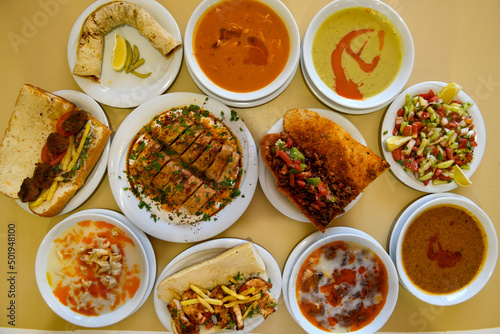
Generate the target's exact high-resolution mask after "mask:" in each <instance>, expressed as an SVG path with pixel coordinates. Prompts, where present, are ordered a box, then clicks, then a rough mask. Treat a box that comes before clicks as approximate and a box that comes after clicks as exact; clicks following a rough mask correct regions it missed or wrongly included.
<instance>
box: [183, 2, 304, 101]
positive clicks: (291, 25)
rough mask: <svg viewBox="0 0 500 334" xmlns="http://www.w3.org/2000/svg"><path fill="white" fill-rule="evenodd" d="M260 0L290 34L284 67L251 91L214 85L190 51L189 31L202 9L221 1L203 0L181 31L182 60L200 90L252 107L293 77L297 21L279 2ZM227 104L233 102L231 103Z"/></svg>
mask: <svg viewBox="0 0 500 334" xmlns="http://www.w3.org/2000/svg"><path fill="white" fill-rule="evenodd" d="M222 1H224V0H222ZM260 1H262V2H263V3H265V4H266V5H268V6H269V7H271V8H272V9H274V10H275V11H276V13H277V14H279V15H280V17H281V18H282V19H283V22H284V23H285V25H286V26H287V28H288V32H289V34H290V55H289V58H288V62H287V64H286V66H285V68H284V69H283V71H282V72H281V74H280V75H279V76H278V77H277V78H276V79H275V80H274V81H273V82H272V83H270V84H269V85H267V86H266V87H264V88H261V89H259V90H257V91H254V92H248V93H236V92H232V91H229V90H226V89H223V88H221V87H219V86H217V85H215V84H214V83H213V82H212V81H211V80H210V79H209V78H208V77H207V76H206V75H205V74H204V73H203V71H202V70H201V68H200V66H199V65H198V62H197V61H196V58H195V56H194V51H193V33H194V30H195V28H196V24H197V22H198V20H199V18H200V17H201V16H202V15H203V14H204V13H205V12H206V10H208V9H209V8H210V7H212V6H213V5H215V4H217V3H219V2H221V0H203V1H202V2H201V3H200V4H199V5H198V7H196V9H195V10H194V11H193V14H191V17H190V18H189V21H188V23H187V25H186V31H185V33H184V39H185V41H184V48H185V54H184V59H185V61H186V65H187V67H188V69H189V73H191V75H192V76H193V78H196V80H195V82H197V83H200V84H201V87H200V89H202V90H203V91H204V92H205V90H207V91H208V92H205V93H206V94H207V95H213V96H214V97H216V98H221V99H223V100H224V101H228V102H234V103H244V104H247V106H255V105H259V104H262V103H264V102H261V101H262V100H271V99H272V98H274V97H275V96H274V95H275V93H276V92H277V91H279V90H281V91H283V90H284V89H285V88H286V87H287V86H288V84H289V83H290V81H291V80H290V78H291V77H293V76H294V74H295V72H296V70H297V67H298V64H299V57H300V34H299V28H298V26H297V23H296V22H295V19H294V17H293V15H292V13H291V12H290V11H289V10H288V8H287V7H286V6H285V5H284V4H283V3H282V2H281V1H279V0H260ZM203 88H204V89H203ZM209 93H211V94H209ZM270 96H272V97H270ZM228 104H229V105H233V103H228Z"/></svg>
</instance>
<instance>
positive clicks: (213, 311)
mask: <svg viewBox="0 0 500 334" xmlns="http://www.w3.org/2000/svg"><path fill="white" fill-rule="evenodd" d="M196 299H198V301H199V302H200V303H201V304H202V305H203V306H204V307H205V308H206V309H207V310H209V311H210V313H215V310H214V308H213V307H212V305H210V304H209V303H207V301H206V300H204V299H203V298H201V297H200V296H196Z"/></svg>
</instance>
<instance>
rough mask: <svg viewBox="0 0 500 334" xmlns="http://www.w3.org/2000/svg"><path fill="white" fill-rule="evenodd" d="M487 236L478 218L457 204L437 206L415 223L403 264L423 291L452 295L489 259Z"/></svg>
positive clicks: (407, 238) (404, 247)
mask: <svg viewBox="0 0 500 334" xmlns="http://www.w3.org/2000/svg"><path fill="white" fill-rule="evenodd" d="M486 249H487V239H486V235H485V232H484V230H483V228H482V227H481V225H480V223H479V222H478V221H477V218H476V217H475V216H474V215H473V214H472V213H470V212H468V211H467V210H465V209H463V208H461V207H458V206H455V205H448V204H446V205H437V206H434V207H431V208H429V209H427V210H425V211H424V212H422V213H421V214H420V215H419V216H417V218H415V220H414V221H413V222H411V224H410V226H409V227H408V230H407V231H406V234H405V236H404V239H403V244H402V251H401V253H402V254H401V257H402V263H403V268H404V270H405V272H406V274H407V275H408V277H409V279H410V280H411V281H412V283H413V284H415V285H416V286H417V287H418V288H420V289H421V290H423V291H425V292H428V293H432V294H449V293H452V292H455V291H458V290H460V289H462V288H464V287H465V286H467V285H468V284H469V283H470V282H471V281H472V280H473V279H474V277H475V276H476V275H477V274H478V272H479V270H480V269H481V267H482V265H483V263H484V260H485V258H486Z"/></svg>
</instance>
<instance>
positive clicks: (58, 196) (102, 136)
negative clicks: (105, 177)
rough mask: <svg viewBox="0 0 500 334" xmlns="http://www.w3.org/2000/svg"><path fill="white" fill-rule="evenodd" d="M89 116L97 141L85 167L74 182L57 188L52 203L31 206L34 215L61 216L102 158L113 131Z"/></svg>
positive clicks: (89, 152)
mask: <svg viewBox="0 0 500 334" xmlns="http://www.w3.org/2000/svg"><path fill="white" fill-rule="evenodd" d="M88 116H89V119H90V120H91V122H92V126H91V127H92V131H93V132H94V135H95V139H94V143H93V145H92V146H91V147H90V148H89V150H88V151H87V152H88V157H87V159H86V160H85V163H84V165H83V166H82V167H81V168H80V169H79V170H78V173H77V174H76V176H75V178H74V179H73V181H72V182H67V183H64V184H59V187H58V188H57V190H56V193H55V194H54V197H53V198H52V200H51V201H45V202H44V203H42V204H40V205H38V206H36V207H32V206H31V205H30V206H29V207H30V210H31V211H32V212H33V213H34V214H37V215H39V216H42V217H53V216H55V215H57V214H59V213H60V212H61V211H62V210H63V209H64V207H65V206H66V204H68V202H69V201H70V200H71V198H72V197H73V196H74V195H75V193H76V192H77V191H78V189H80V188H81V187H82V186H83V184H84V183H85V180H86V179H87V176H89V174H90V173H91V172H92V169H93V168H94V166H95V164H96V163H97V161H98V160H99V158H100V157H101V153H102V151H103V150H104V147H105V146H106V143H107V142H108V138H109V136H110V135H111V130H109V129H108V128H107V127H106V126H105V125H104V124H102V123H101V122H99V121H98V120H97V119H95V118H94V117H92V116H91V115H88Z"/></svg>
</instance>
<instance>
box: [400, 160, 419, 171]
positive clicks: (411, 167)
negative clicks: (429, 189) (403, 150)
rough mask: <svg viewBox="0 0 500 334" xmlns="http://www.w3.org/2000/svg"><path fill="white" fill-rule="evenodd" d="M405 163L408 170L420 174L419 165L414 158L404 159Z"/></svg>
mask: <svg viewBox="0 0 500 334" xmlns="http://www.w3.org/2000/svg"><path fill="white" fill-rule="evenodd" d="M403 163H404V165H405V167H406V168H408V169H409V170H411V171H412V172H418V163H417V161H416V160H415V158H413V157H404V158H403Z"/></svg>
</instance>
